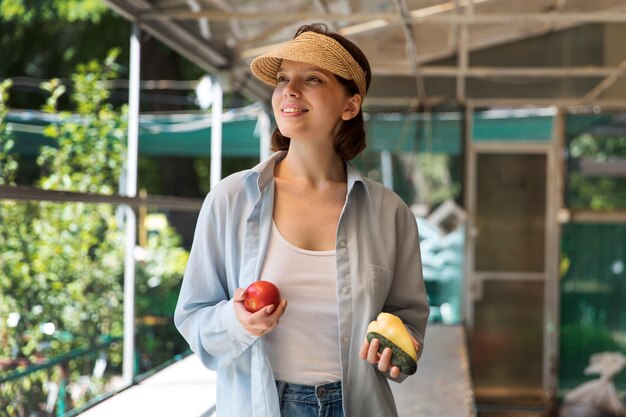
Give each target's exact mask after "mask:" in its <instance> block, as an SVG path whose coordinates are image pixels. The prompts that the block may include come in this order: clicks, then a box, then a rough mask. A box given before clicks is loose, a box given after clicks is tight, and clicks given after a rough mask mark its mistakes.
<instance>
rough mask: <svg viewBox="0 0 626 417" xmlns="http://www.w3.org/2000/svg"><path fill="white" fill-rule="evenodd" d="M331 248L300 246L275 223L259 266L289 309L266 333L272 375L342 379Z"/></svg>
mask: <svg viewBox="0 0 626 417" xmlns="http://www.w3.org/2000/svg"><path fill="white" fill-rule="evenodd" d="M336 268H337V266H336V256H335V251H334V250H330V251H311V250H305V249H300V248H298V247H296V246H294V245H292V244H291V243H289V242H288V241H287V240H286V239H285V238H284V237H282V236H281V234H280V232H279V231H278V228H277V227H276V224H274V222H272V231H271V233H270V240H269V243H268V247H267V253H266V255H265V260H264V263H263V269H262V270H261V279H263V280H266V281H271V282H273V283H275V284H276V285H277V286H278V288H279V290H280V295H281V297H282V298H285V299H287V301H288V302H289V303H288V304H287V310H285V314H283V316H282V317H281V319H280V323H279V325H278V326H276V328H275V329H274V330H273V331H271V332H270V333H268V334H267V335H265V336H264V337H265V343H266V346H267V352H268V356H269V360H270V364H271V365H272V370H273V371H274V378H275V379H277V380H281V381H286V382H291V383H296V384H305V385H319V384H324V383H328V382H334V381H339V380H341V359H340V356H339V316H338V313H337V284H336V276H337V272H336Z"/></svg>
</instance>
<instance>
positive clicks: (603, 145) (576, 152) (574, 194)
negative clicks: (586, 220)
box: [568, 133, 626, 211]
mask: <svg viewBox="0 0 626 417" xmlns="http://www.w3.org/2000/svg"><path fill="white" fill-rule="evenodd" d="M569 147H570V156H571V158H572V160H573V161H574V162H575V161H578V160H583V159H586V160H589V161H595V162H600V163H601V162H605V161H611V160H620V159H621V160H624V159H626V136H597V135H591V134H588V133H585V134H582V135H580V136H578V137H576V138H574V139H573V140H572V141H571V142H570V144H569ZM568 205H569V207H571V208H573V209H578V210H597V211H611V210H624V209H626V179H625V178H623V177H601V176H590V175H587V174H585V173H583V172H580V171H578V170H576V169H573V170H570V172H569V178H568Z"/></svg>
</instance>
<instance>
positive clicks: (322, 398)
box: [276, 381, 343, 417]
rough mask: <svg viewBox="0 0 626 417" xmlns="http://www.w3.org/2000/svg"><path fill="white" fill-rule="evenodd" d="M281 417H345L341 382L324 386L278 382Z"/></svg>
mask: <svg viewBox="0 0 626 417" xmlns="http://www.w3.org/2000/svg"><path fill="white" fill-rule="evenodd" d="M276 388H277V389H278V398H279V401H280V415H281V417H343V405H342V402H341V381H337V382H331V383H328V384H322V385H300V384H290V383H288V382H284V381H276Z"/></svg>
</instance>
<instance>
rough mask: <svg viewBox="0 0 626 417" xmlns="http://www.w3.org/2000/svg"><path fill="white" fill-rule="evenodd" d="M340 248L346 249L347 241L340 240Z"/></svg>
mask: <svg viewBox="0 0 626 417" xmlns="http://www.w3.org/2000/svg"><path fill="white" fill-rule="evenodd" d="M339 247H340V248H345V247H346V241H345V240H340V241H339Z"/></svg>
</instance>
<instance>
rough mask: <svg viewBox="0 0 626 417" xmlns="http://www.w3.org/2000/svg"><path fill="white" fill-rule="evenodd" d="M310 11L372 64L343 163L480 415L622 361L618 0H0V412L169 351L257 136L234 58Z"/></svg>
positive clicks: (92, 391)
mask: <svg viewBox="0 0 626 417" xmlns="http://www.w3.org/2000/svg"><path fill="white" fill-rule="evenodd" d="M316 21H322V22H325V23H327V24H328V26H329V28H330V29H331V30H336V31H339V32H340V33H343V34H344V35H346V36H348V37H349V38H350V39H352V40H353V41H355V42H356V43H357V44H358V45H359V46H361V47H362V48H363V50H364V52H365V53H366V55H367V56H368V58H370V62H371V64H372V71H373V82H372V87H371V89H370V93H369V95H368V97H367V99H366V100H365V118H366V122H367V128H368V147H367V149H366V150H365V152H364V153H363V154H361V155H360V156H359V157H358V158H357V159H356V160H354V161H353V163H354V165H355V166H356V167H357V168H359V169H360V170H361V172H363V174H364V175H366V176H367V177H369V178H372V179H374V180H377V181H380V182H382V183H383V184H384V185H385V186H387V187H389V188H391V189H393V190H394V191H395V192H396V193H398V194H399V195H400V196H401V197H402V198H403V200H404V201H405V202H406V203H407V204H408V205H409V206H410V207H411V208H412V209H413V211H414V213H415V218H416V222H417V224H418V226H419V229H420V243H421V248H422V262H423V273H424V278H425V280H426V283H427V289H428V293H429V302H430V305H431V317H430V321H431V326H442V327H444V328H445V327H446V326H448V327H449V328H455V329H460V330H461V331H462V334H463V338H462V343H463V344H464V346H465V347H466V348H467V361H468V364H469V365H468V369H467V372H468V375H469V376H470V378H471V403H472V408H473V411H474V412H475V413H476V415H478V416H497V415H517V416H535V415H537V416H538V415H556V414H557V413H558V408H559V407H560V405H561V404H562V403H563V401H564V398H565V395H566V394H567V393H568V392H571V391H572V390H573V389H574V388H576V387H577V386H579V385H580V384H583V383H585V382H590V381H593V380H594V379H595V378H597V376H595V375H590V374H587V373H585V368H586V367H587V365H588V364H589V360H590V357H591V355H592V354H594V353H598V352H605V351H610V352H621V353H622V354H626V307H625V306H626V270H625V269H626V268H625V262H626V80H625V79H624V72H625V71H626V49H624V48H623V45H622V40H623V39H624V37H625V36H626V4H625V3H624V2H623V1H622V0H613V1H611V0H595V1H580V0H532V1H527V2H522V3H519V2H511V1H508V0H468V1H452V2H444V1H441V0H407V1H402V0H395V1H382V0H379V1H368V2H364V1H361V0H341V1H330V0H317V1H315V2H304V1H297V0H290V1H287V2H285V1H284V0H283V1H260V0H259V1H254V0H245V1H243V0H242V1H235V2H223V1H221V0H202V1H201V0H152V1H147V0H135V1H130V2H127V1H115V0H107V1H102V0H83V1H75V0H0V416H53V415H54V416H73V415H77V414H80V413H81V412H82V411H83V410H86V409H88V408H89V407H92V406H93V405H94V404H96V403H99V402H102V401H104V400H106V399H107V398H110V397H111V396H113V395H114V394H115V393H117V392H119V391H121V390H123V389H125V388H126V387H129V386H132V385H134V384H138V383H139V382H141V381H142V380H145V379H146V378H148V377H149V376H151V375H154V374H156V373H158V372H159V371H160V370H162V369H164V368H166V367H167V366H169V365H171V364H172V363H175V362H177V361H179V360H180V359H181V358H184V357H186V356H187V355H189V353H190V352H189V350H188V347H187V345H186V343H185V342H184V340H182V338H181V337H180V336H179V335H178V333H177V331H176V330H175V328H174V326H173V323H172V315H173V310H174V306H175V303H176V299H177V296H178V287H179V285H180V282H181V279H182V274H183V272H184V268H185V265H186V262H187V257H188V251H189V248H190V246H191V242H192V238H193V230H194V226H195V221H196V217H197V213H198V210H199V207H200V205H201V203H202V199H203V198H204V196H205V195H206V194H207V193H208V192H209V191H210V189H211V186H212V184H214V183H215V182H216V181H217V180H219V178H223V177H225V176H227V175H229V174H231V173H233V172H236V171H239V170H242V169H246V168H249V167H251V166H254V165H255V164H257V163H258V162H259V161H260V160H262V159H264V158H265V157H267V155H268V154H269V149H268V145H267V144H268V142H267V141H268V136H269V134H270V132H271V130H272V129H273V126H274V124H273V120H272V115H271V111H270V110H269V106H268V102H269V97H270V94H271V90H269V88H268V87H267V86H265V85H262V84H261V83H259V82H258V81H257V80H255V79H254V78H252V77H251V76H250V73H249V70H248V64H249V62H250V60H251V59H252V58H254V57H255V56H256V55H258V54H260V53H262V52H264V51H265V50H266V49H267V48H269V47H272V46H273V45H276V44H277V43H280V42H284V41H286V40H288V39H290V38H291V36H292V35H293V33H295V30H296V29H297V28H298V27H299V26H300V25H301V24H303V23H306V22H316ZM464 352H465V351H464ZM613 382H614V384H615V387H616V389H617V391H616V392H617V395H618V397H619V398H620V401H622V402H623V399H624V395H625V393H626V375H624V372H623V371H622V370H620V371H619V372H617V375H615V377H614V378H613ZM515 413H517V414H515Z"/></svg>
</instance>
